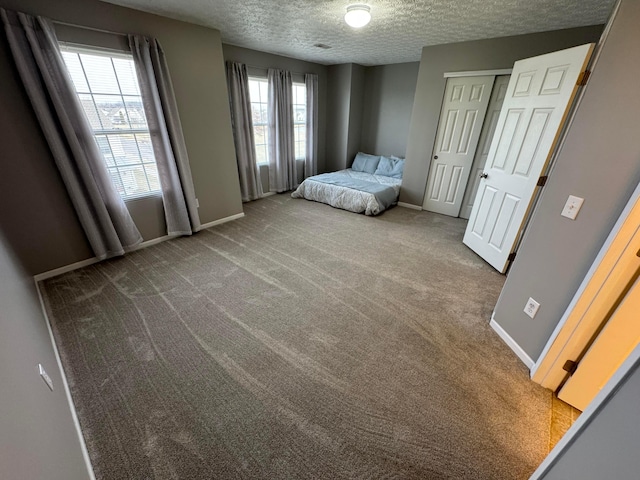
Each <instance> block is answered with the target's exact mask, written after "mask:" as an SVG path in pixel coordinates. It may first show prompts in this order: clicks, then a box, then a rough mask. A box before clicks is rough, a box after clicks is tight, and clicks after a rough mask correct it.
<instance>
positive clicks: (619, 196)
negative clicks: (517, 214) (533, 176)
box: [495, 0, 640, 360]
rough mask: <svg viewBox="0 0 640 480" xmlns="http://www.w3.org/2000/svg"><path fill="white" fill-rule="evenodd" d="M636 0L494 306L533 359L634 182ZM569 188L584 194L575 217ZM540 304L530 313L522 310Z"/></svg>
mask: <svg viewBox="0 0 640 480" xmlns="http://www.w3.org/2000/svg"><path fill="white" fill-rule="evenodd" d="M639 24H640V2H637V1H632V0H624V1H623V2H622V7H621V10H620V12H619V14H618V15H617V17H616V19H615V21H614V22H613V24H612V28H611V32H610V35H609V37H608V39H607V41H606V43H605V45H604V48H603V50H602V54H601V57H600V60H599V61H598V64H597V65H596V66H595V69H594V71H593V74H592V75H591V78H590V80H589V84H588V85H587V87H586V91H585V94H584V97H583V100H582V103H581V104H580V106H579V108H578V110H577V112H576V117H575V121H574V123H573V125H572V126H571V128H570V130H569V132H568V134H567V137H566V141H565V144H564V146H563V148H562V151H561V152H560V153H559V156H558V158H557V161H556V164H555V167H554V169H553V171H552V172H551V175H550V177H549V181H548V182H547V185H546V186H545V187H544V189H543V192H542V196H541V199H540V201H539V203H538V206H537V207H536V210H535V212H534V215H533V218H532V221H531V223H530V225H529V228H528V229H527V232H526V234H525V238H524V240H523V242H522V245H521V247H520V249H519V251H518V256H517V257H516V260H515V262H514V264H513V266H512V268H511V271H510V272H509V275H508V277H507V281H506V284H505V286H504V289H503V291H502V294H501V296H500V299H499V300H498V304H497V305H496V309H495V318H496V321H497V322H498V323H499V324H500V325H501V326H502V328H504V330H505V331H506V332H507V333H508V334H509V335H510V336H511V337H512V338H513V339H514V340H515V341H516V342H517V343H518V344H519V345H520V346H521V347H522V348H523V349H524V351H525V352H526V353H527V354H528V355H529V356H530V357H531V358H532V359H533V360H536V359H537V358H538V357H539V355H540V353H541V352H542V349H543V348H544V345H545V344H546V342H547V340H548V339H549V337H550V336H551V334H552V332H553V330H554V329H555V327H556V325H557V323H558V321H559V320H560V318H561V317H562V314H563V313H564V311H565V309H566V308H567V306H568V304H569V302H570V301H571V299H572V298H573V295H574V294H575V292H576V290H577V289H578V287H579V285H580V283H581V281H582V279H583V278H584V276H585V274H586V273H587V271H588V269H589V267H590V265H591V263H592V262H593V260H594V258H595V257H596V255H597V253H598V251H599V250H600V247H601V246H602V244H603V243H604V241H605V239H606V237H607V235H608V234H609V232H610V231H611V228H612V227H613V225H614V223H615V222H616V220H617V218H618V216H619V215H620V212H621V211H622V209H623V208H624V206H625V205H626V203H627V200H628V199H629V197H630V195H631V193H632V192H633V190H634V188H635V187H636V185H638V182H639V181H640V135H638V125H640V94H638V78H640V57H639V56H638V55H635V54H632V52H635V50H636V47H637V45H639V44H640V30H639V29H638V25H639ZM569 195H577V196H579V197H583V198H584V199H585V201H584V205H583V207H582V210H580V214H579V215H578V218H577V219H576V220H575V221H572V220H569V219H567V218H564V217H561V216H560V212H561V210H562V208H563V206H564V203H565V202H566V200H567V197H568V196H569ZM529 297H533V298H534V299H536V300H537V301H538V302H539V303H540V305H541V306H540V310H539V311H538V314H537V315H536V318H535V319H534V320H532V319H530V318H529V317H527V316H526V315H525V314H524V312H523V311H522V309H523V308H524V304H525V302H526V301H527V299H528V298H529Z"/></svg>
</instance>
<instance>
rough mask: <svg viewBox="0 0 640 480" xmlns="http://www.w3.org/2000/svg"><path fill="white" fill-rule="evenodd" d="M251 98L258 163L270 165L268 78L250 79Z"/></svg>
mask: <svg viewBox="0 0 640 480" xmlns="http://www.w3.org/2000/svg"><path fill="white" fill-rule="evenodd" d="M249 97H250V101H251V121H252V123H253V141H254V143H255V146H256V163H269V157H268V156H267V149H268V147H267V144H268V137H267V135H268V129H269V126H268V121H269V120H268V118H267V105H268V103H267V102H268V98H269V84H268V82H267V79H266V78H249Z"/></svg>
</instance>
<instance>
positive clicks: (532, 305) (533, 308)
mask: <svg viewBox="0 0 640 480" xmlns="http://www.w3.org/2000/svg"><path fill="white" fill-rule="evenodd" d="M539 308H540V304H539V303H538V302H536V301H535V300H534V299H533V298H531V297H529V300H527V304H526V305H525V306H524V313H526V314H527V315H529V316H530V317H531V318H533V317H535V316H536V313H538V309H539Z"/></svg>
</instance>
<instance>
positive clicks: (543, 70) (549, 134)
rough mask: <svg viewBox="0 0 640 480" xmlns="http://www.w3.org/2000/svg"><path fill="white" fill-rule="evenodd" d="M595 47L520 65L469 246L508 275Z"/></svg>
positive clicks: (468, 232)
mask: <svg viewBox="0 0 640 480" xmlns="http://www.w3.org/2000/svg"><path fill="white" fill-rule="evenodd" d="M592 51H593V44H588V45H582V46H579V47H574V48H569V49H567V50H562V51H560V52H554V53H549V54H547V55H541V56H538V57H534V58H528V59H526V60H520V61H519V62H516V63H515V65H514V68H513V73H512V74H511V79H510V81H509V86H508V88H507V95H506V97H505V100H504V104H503V107H502V110H501V111H500V116H499V118H498V125H497V127H496V134H495V135H494V137H493V141H492V142H491V148H490V149H489V157H488V159H487V164H486V168H485V170H484V172H483V174H482V177H483V178H482V179H481V181H480V185H479V187H478V194H477V196H476V199H475V201H474V204H473V209H472V212H471V217H470V218H469V222H468V224H467V230H466V232H465V235H464V240H463V241H464V243H465V244H466V245H467V246H469V247H470V248H471V249H472V250H473V251H475V252H476V253H477V254H478V255H480V256H481V257H482V258H483V259H485V260H486V261H487V262H488V263H489V264H490V265H492V266H493V267H494V268H495V269H496V270H498V271H499V272H502V273H504V272H505V271H506V269H507V265H508V263H509V255H510V253H511V252H512V251H513V248H514V246H515V243H516V240H517V238H518V235H519V233H520V230H521V228H522V224H523V222H524V220H525V218H526V215H527V213H528V212H529V208H530V207H531V204H532V200H533V195H534V193H535V189H536V186H537V183H538V179H539V177H540V174H541V173H542V172H543V171H544V169H545V167H546V166H547V163H548V160H549V157H550V156H551V152H552V151H553V147H554V146H555V143H556V141H557V138H558V133H559V131H560V128H561V127H562V124H563V122H564V119H565V116H566V114H567V112H568V110H569V106H570V105H571V103H572V101H573V98H574V97H575V94H576V92H577V89H578V86H577V80H578V78H579V76H580V74H581V73H582V72H583V71H584V70H585V68H586V66H587V63H588V61H589V58H590V56H591V52H592Z"/></svg>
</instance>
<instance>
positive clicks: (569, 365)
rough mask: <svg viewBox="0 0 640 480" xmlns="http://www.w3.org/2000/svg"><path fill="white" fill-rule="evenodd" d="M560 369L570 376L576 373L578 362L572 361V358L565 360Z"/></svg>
mask: <svg viewBox="0 0 640 480" xmlns="http://www.w3.org/2000/svg"><path fill="white" fill-rule="evenodd" d="M562 369H563V370H564V371H565V372H569V376H571V375H573V374H574V373H576V370H577V369H578V362H574V361H573V360H567V361H566V362H564V365H563V366H562Z"/></svg>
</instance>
